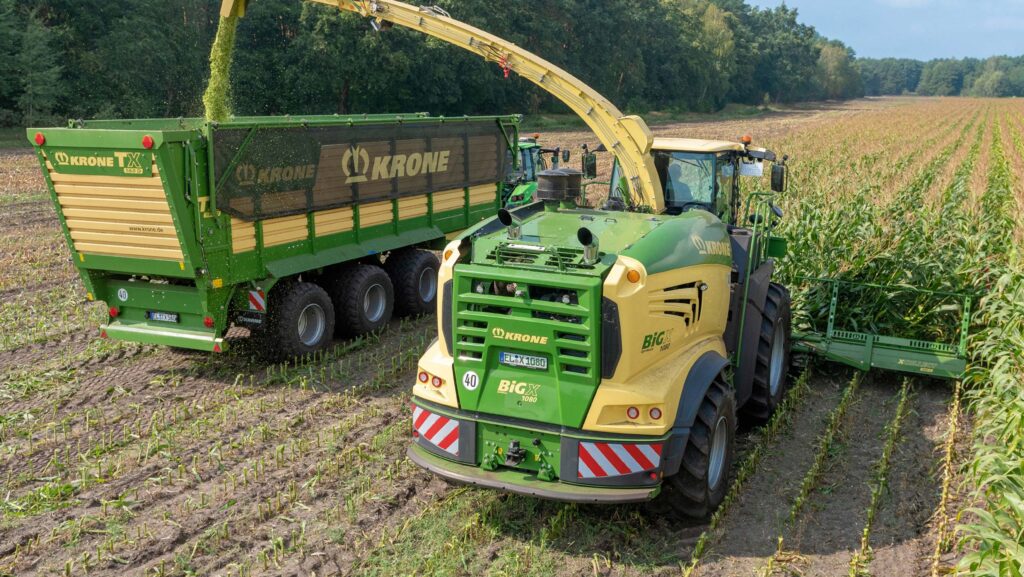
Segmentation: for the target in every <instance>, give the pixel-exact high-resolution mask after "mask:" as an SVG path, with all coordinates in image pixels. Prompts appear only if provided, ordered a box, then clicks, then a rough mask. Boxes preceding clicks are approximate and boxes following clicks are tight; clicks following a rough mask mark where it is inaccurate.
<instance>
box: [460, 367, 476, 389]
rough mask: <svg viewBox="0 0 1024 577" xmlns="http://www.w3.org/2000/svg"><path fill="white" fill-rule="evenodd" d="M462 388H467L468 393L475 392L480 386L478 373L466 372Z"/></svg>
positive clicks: (463, 376)
mask: <svg viewBox="0 0 1024 577" xmlns="http://www.w3.org/2000/svg"><path fill="white" fill-rule="evenodd" d="M462 386H463V387H466V390H467V391H475V390H476V388H477V387H479V386H480V375H478V374H476V371H466V374H464V375H462Z"/></svg>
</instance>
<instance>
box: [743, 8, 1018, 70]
mask: <svg viewBox="0 0 1024 577" xmlns="http://www.w3.org/2000/svg"><path fill="white" fill-rule="evenodd" d="M750 3H751V4H753V5H754V6H758V7H761V8H770V7H774V6H778V5H779V4H782V0H750ZM786 5H787V6H789V7H791V8H797V9H798V10H799V11H800V21H801V22H804V23H806V24H810V25H811V26H814V27H815V28H817V29H818V32H819V33H821V34H823V35H825V36H827V37H829V38H835V39H838V40H842V41H843V42H845V43H846V44H847V45H848V46H851V47H853V49H854V50H856V51H857V55H858V56H865V57H870V58H882V57H885V56H896V57H902V58H918V59H921V60H930V59H932V58H947V57H957V58H962V57H965V56H973V57H978V58H984V57H986V56H992V55H995V54H1010V55H1014V56H1019V55H1024V0H1001V1H1000V0H859V1H856V0H786Z"/></svg>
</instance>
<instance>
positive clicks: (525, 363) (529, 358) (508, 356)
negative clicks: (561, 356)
mask: <svg viewBox="0 0 1024 577" xmlns="http://www.w3.org/2000/svg"><path fill="white" fill-rule="evenodd" d="M498 362H499V363H501V364H503V365H508V366H510V367H521V368H524V369H535V370H538V371H546V370H548V359H547V357H537V356H533V355H521V354H519V353H498Z"/></svg>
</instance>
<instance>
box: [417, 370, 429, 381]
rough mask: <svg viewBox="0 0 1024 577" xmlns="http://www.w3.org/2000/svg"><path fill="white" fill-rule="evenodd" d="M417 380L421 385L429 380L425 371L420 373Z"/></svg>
mask: <svg viewBox="0 0 1024 577" xmlns="http://www.w3.org/2000/svg"><path fill="white" fill-rule="evenodd" d="M419 379H420V382H421V383H426V382H427V381H429V380H430V375H428V374H427V372H426V371H420V376H419Z"/></svg>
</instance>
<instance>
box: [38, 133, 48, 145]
mask: <svg viewBox="0 0 1024 577" xmlns="http://www.w3.org/2000/svg"><path fill="white" fill-rule="evenodd" d="M36 144H38V145H39V146H42V145H44V144H46V137H45V136H43V133H42V132H37V133H36Z"/></svg>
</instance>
